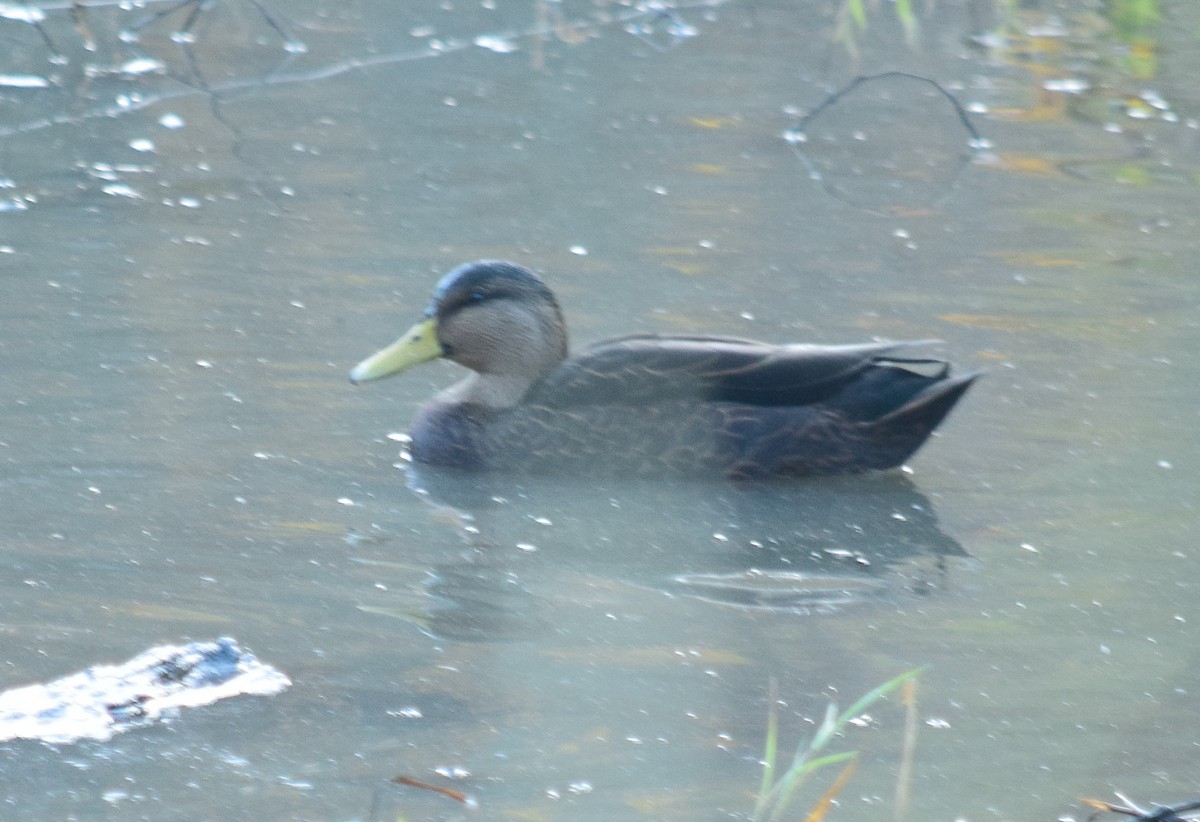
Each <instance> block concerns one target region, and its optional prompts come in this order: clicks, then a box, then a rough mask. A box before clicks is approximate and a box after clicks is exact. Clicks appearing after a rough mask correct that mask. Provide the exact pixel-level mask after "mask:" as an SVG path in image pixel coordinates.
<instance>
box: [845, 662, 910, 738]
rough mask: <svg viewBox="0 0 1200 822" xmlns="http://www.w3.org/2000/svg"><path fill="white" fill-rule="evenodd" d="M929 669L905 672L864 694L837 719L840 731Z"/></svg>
mask: <svg viewBox="0 0 1200 822" xmlns="http://www.w3.org/2000/svg"><path fill="white" fill-rule="evenodd" d="M927 668H929V666H928V665H922V666H921V667H920V668H913V669H912V670H911V671H905V672H904V673H902V674H900V675H899V676H897V677H894V678H892V679H889V680H888V681H887V682H885V683H883V684H882V685H880V686H879V687H878V688H873V689H872V690H870V691H867V693H865V694H863V695H862V696H861V697H860V698H859V700H858V701H857V702H855V703H854V704H853V705H851V706H850V707H849V708H847V709H846V710H844V711H842V715H841V716H839V717H838V719H837V727H838V728H839V729H840V728H842V727H844V726H845V724H846V723H847V722H849V721H850V720H851V719H854V717H856V716H858V715H859V714H861V713H862V712H863V711H865V710H866V709H867V708H869V707H870V706H871V704H872V703H874V702H875V700H877V699H879V698H880V697H881V696H884V695H886V694H888V693H890V692H891V691H894V690H896V689H897V688H899V687H900V686H901V685H903V684H904V683H905V682H907V681H908V680H910V679H912V678H913V677H917V676H920V675H921V674H923V673H924V672H925V671H926V669H927Z"/></svg>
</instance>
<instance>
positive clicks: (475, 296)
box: [468, 290, 487, 303]
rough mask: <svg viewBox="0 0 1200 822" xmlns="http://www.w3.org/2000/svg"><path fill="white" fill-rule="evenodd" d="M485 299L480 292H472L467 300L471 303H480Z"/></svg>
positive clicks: (484, 295)
mask: <svg viewBox="0 0 1200 822" xmlns="http://www.w3.org/2000/svg"><path fill="white" fill-rule="evenodd" d="M486 297H487V295H486V294H484V293H483V292H482V291H478V290H477V291H472V292H471V295H470V296H469V297H468V299H469V300H470V301H471V302H473V303H481V302H483V301H484V299H485V298H486Z"/></svg>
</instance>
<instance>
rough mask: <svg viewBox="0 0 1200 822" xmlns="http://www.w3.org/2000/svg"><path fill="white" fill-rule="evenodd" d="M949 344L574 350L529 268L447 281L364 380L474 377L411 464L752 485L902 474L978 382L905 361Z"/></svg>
mask: <svg viewBox="0 0 1200 822" xmlns="http://www.w3.org/2000/svg"><path fill="white" fill-rule="evenodd" d="M934 342H936V341H934V340H918V341H901V342H867V343H859V344H850V345H817V344H806V343H786V344H772V343H766V342H757V341H754V340H747V339H741V338H737V337H725V336H705V335H691V334H686V335H679V334H670V335H667V334H648V333H636V334H629V335H625V336H620V337H614V338H611V339H606V340H602V341H600V342H597V343H594V344H592V345H589V346H587V347H586V348H583V349H581V350H579V351H577V352H576V353H574V354H571V353H569V350H568V344H567V328H566V323H565V322H564V320H563V313H562V310H561V308H560V307H559V303H558V300H557V299H556V298H555V296H554V293H553V292H552V291H551V290H550V288H549V287H548V286H547V285H546V284H545V283H544V282H543V281H542V280H541V278H539V277H538V276H537V275H536V274H534V273H533V272H532V271H530V270H529V269H528V268H525V267H523V266H521V265H518V264H516V263H512V262H507V261H503V260H479V261H476V262H470V263H466V264H463V265H460V266H458V267H457V268H454V269H453V270H452V271H450V272H449V273H447V274H446V275H445V276H444V277H442V278H441V280H440V281H439V282H438V283H437V286H436V287H435V288H434V291H433V295H432V297H431V298H430V301H429V304H428V307H427V308H426V309H425V313H424V316H423V317H422V318H421V319H420V320H419V321H418V322H417V323H416V324H415V325H413V326H412V328H411V329H409V331H408V332H407V333H405V334H404V335H403V336H401V337H400V338H399V339H398V340H396V341H395V342H394V343H392V344H391V345H389V346H387V347H386V348H383V349H382V350H380V351H378V352H377V353H375V354H373V355H371V356H369V357H368V358H367V359H365V360H363V361H362V362H360V363H359V364H358V365H356V366H355V367H354V368H353V369H352V370H351V372H350V381H351V382H352V383H354V384H360V383H366V382H370V381H373V380H379V379H382V378H384V377H389V376H392V375H394V374H399V373H402V372H405V371H408V370H409V369H411V368H413V367H415V366H417V365H420V364H422V363H425V362H429V361H431V360H436V359H446V360H450V361H452V362H455V363H457V364H459V365H461V366H463V367H465V368H467V369H468V370H469V371H470V373H469V374H468V375H466V376H465V378H463V379H462V380H460V381H459V382H457V383H455V384H453V385H451V386H450V387H448V388H446V389H444V390H442V391H440V392H438V393H437V394H435V395H434V396H433V397H432V398H431V399H430V400H428V401H427V402H426V403H425V404H424V405H422V406H421V408H420V409H419V410H418V411H417V413H416V416H415V418H414V419H413V421H412V424H411V426H410V429H409V432H408V438H409V439H408V449H409V453H410V455H411V459H412V460H414V461H415V462H417V463H421V464H425V465H431V466H446V467H452V468H459V469H469V470H490V471H496V470H498V471H527V472H544V473H548V472H552V471H568V472H574V473H576V474H579V473H584V474H586V473H592V472H600V471H603V472H604V473H610V474H612V473H616V474H629V475H651V474H692V475H713V476H725V477H728V478H732V479H739V478H746V479H750V478H781V477H801V476H827V475H838V474H856V473H863V472H874V471H886V470H888V469H892V468H896V467H897V466H900V465H902V464H903V463H904V462H905V461H906V460H907V459H908V458H909V457H911V456H912V455H913V453H915V452H916V450H917V449H918V448H920V447H921V445H922V444H923V443H924V442H925V441H926V440H927V439H928V438H929V436H930V434H931V433H933V431H934V429H935V428H937V427H938V425H939V424H940V423H941V422H942V420H943V419H944V418H945V417H946V415H947V414H948V413H949V412H950V410H951V409H952V408H953V407H954V406H955V404H956V403H957V402H958V401H959V399H961V397H962V396H963V394H964V393H965V392H966V391H967V389H968V388H969V387H970V386H971V385H972V384H973V383H974V382H975V380H976V378H977V377H978V376H979V375H978V373H965V374H959V375H952V374H951V366H950V363H948V362H946V361H943V360H939V359H929V358H915V357H909V356H904V352H906V351H907V350H908V349H912V348H916V347H918V346H924V345H929V344H931V343H934Z"/></svg>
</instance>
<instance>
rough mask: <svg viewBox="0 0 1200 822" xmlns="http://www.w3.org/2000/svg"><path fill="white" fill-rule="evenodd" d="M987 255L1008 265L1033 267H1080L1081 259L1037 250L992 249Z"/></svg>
mask: <svg viewBox="0 0 1200 822" xmlns="http://www.w3.org/2000/svg"><path fill="white" fill-rule="evenodd" d="M988 256H989V257H995V258H996V259H999V260H1003V261H1004V262H1006V263H1008V264H1009V265H1027V266H1031V267H1034V268H1082V267H1083V261H1082V260H1076V259H1073V258H1071V257H1051V256H1049V255H1047V254H1041V253H1039V252H1037V251H994V252H992V253H990V254H988Z"/></svg>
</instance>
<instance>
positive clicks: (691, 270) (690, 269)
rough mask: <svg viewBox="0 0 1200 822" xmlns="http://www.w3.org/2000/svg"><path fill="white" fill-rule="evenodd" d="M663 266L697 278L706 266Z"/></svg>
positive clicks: (690, 264) (688, 264) (665, 264)
mask: <svg viewBox="0 0 1200 822" xmlns="http://www.w3.org/2000/svg"><path fill="white" fill-rule="evenodd" d="M663 265H664V266H666V267H667V268H669V269H671V270H672V271H678V272H679V273H680V274H686V275H687V276H689V277H692V276H695V275H696V274H699V273H700V272H701V271H703V270H704V266H702V265H696V264H695V263H663Z"/></svg>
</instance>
